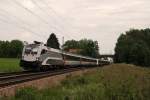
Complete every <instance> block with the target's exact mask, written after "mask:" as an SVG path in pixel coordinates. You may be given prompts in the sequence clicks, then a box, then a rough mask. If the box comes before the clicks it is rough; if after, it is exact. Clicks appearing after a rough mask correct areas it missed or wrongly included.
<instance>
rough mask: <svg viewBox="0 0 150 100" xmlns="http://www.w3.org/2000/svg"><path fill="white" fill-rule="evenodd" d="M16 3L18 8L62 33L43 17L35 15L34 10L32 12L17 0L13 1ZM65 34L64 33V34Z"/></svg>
mask: <svg viewBox="0 0 150 100" xmlns="http://www.w3.org/2000/svg"><path fill="white" fill-rule="evenodd" d="M13 2H14V3H16V4H17V5H18V6H20V7H22V8H24V9H25V10H26V11H28V12H29V13H30V14H32V15H34V16H35V17H37V18H39V19H40V20H41V21H42V22H44V23H45V24H47V25H48V26H51V27H53V28H54V29H55V30H57V31H59V32H61V31H60V30H58V29H57V28H56V27H54V26H52V25H49V23H48V22H47V21H46V20H44V19H43V18H42V17H41V16H39V15H38V14H36V13H34V12H33V11H32V10H30V9H29V8H26V7H24V6H23V5H22V4H21V3H19V2H18V1H17V0H13ZM62 33H63V32H62Z"/></svg>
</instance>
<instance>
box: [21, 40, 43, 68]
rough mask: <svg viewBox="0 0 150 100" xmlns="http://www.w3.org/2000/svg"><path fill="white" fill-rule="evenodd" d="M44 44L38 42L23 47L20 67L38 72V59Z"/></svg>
mask: <svg viewBox="0 0 150 100" xmlns="http://www.w3.org/2000/svg"><path fill="white" fill-rule="evenodd" d="M43 45H44V44H42V43H40V42H34V43H33V44H27V45H25V46H24V49H23V52H22V58H21V60H20V66H21V67H22V68H23V69H24V70H38V69H39V66H40V64H41V62H40V61H39V57H40V54H41V49H42V46H43Z"/></svg>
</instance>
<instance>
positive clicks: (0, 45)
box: [0, 33, 99, 58]
mask: <svg viewBox="0 0 150 100" xmlns="http://www.w3.org/2000/svg"><path fill="white" fill-rule="evenodd" d="M46 45H47V46H48V47H51V48H55V49H61V47H60V43H59V41H58V38H57V37H56V35H55V34H54V33H52V34H50V36H49V38H48V40H47V43H46ZM62 48H63V50H64V51H69V49H80V52H77V54H81V55H84V56H90V57H98V56H99V46H98V42H97V41H93V40H90V39H82V40H80V41H76V40H68V41H66V42H65V43H64V45H63V46H62ZM22 49H23V42H22V41H20V40H12V41H0V57H2V58H17V57H21V53H22Z"/></svg>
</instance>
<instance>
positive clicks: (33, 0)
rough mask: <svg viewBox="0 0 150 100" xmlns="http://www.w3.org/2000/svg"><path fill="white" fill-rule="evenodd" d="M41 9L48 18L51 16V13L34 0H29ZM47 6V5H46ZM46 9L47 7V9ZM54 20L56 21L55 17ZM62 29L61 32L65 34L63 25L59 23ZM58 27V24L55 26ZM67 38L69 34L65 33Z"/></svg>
mask: <svg viewBox="0 0 150 100" xmlns="http://www.w3.org/2000/svg"><path fill="white" fill-rule="evenodd" d="M31 1H32V2H33V3H34V4H35V5H36V6H37V7H38V8H39V9H40V10H41V11H43V12H45V13H46V14H47V15H48V16H49V17H50V18H51V15H50V14H49V13H47V12H46V11H45V10H44V9H43V8H42V7H41V6H40V5H39V4H38V3H37V2H36V1H35V0H31ZM46 6H47V5H46ZM47 10H48V9H47ZM55 22H57V20H56V19H55ZM59 26H60V27H61V28H62V29H63V30H62V31H64V32H62V31H61V32H62V33H64V34H66V33H65V29H64V27H63V26H62V25H59ZM57 27H58V26H57ZM66 35H67V36H68V37H69V38H70V36H69V35H68V34H66Z"/></svg>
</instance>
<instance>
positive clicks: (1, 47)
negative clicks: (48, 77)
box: [0, 40, 23, 58]
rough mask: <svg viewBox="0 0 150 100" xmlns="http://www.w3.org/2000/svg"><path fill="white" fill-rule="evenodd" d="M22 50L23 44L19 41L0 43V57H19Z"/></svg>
mask: <svg viewBox="0 0 150 100" xmlns="http://www.w3.org/2000/svg"><path fill="white" fill-rule="evenodd" d="M22 49H23V43H22V41H20V40H12V41H11V42H9V41H0V57H4V58H7V57H9V58H10V57H11V58H12V57H13V58H16V57H20V56H21V53H22Z"/></svg>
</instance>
